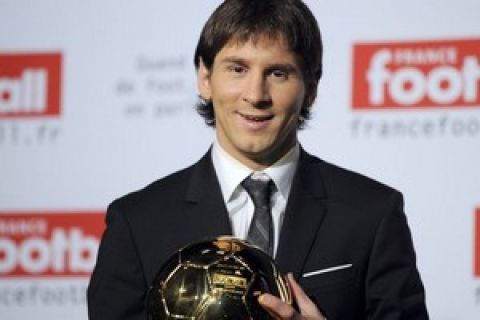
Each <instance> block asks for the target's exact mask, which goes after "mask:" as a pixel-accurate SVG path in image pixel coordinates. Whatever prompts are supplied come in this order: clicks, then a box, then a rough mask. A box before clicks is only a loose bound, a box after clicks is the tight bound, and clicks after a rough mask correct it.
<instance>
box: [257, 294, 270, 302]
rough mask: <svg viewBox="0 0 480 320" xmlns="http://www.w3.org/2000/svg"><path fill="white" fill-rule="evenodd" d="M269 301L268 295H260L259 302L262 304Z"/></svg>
mask: <svg viewBox="0 0 480 320" xmlns="http://www.w3.org/2000/svg"><path fill="white" fill-rule="evenodd" d="M267 302H268V297H267V296H265V295H264V294H262V295H261V296H260V297H258V303H260V304H265V303H267Z"/></svg>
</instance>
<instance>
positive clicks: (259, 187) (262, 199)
mask: <svg viewBox="0 0 480 320" xmlns="http://www.w3.org/2000/svg"><path fill="white" fill-rule="evenodd" d="M242 186H243V187H244V188H245V190H246V191H247V193H248V195H249V196H250V198H252V201H253V204H254V205H255V207H256V208H262V209H269V208H270V196H271V194H272V189H273V182H272V180H271V179H270V178H269V179H268V180H267V179H254V178H252V176H248V177H247V178H246V179H245V180H243V182H242Z"/></svg>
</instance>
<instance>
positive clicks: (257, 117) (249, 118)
mask: <svg viewBox="0 0 480 320" xmlns="http://www.w3.org/2000/svg"><path fill="white" fill-rule="evenodd" d="M238 115H240V116H241V117H242V118H243V119H245V120H247V121H252V122H266V121H269V120H272V119H273V115H250V114H244V113H240V112H238Z"/></svg>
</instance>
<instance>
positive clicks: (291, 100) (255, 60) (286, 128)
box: [198, 36, 306, 170]
mask: <svg viewBox="0 0 480 320" xmlns="http://www.w3.org/2000/svg"><path fill="white" fill-rule="evenodd" d="M198 87H199V91H200V94H201V95H202V97H203V98H205V99H211V100H212V102H213V108H214V112H215V126H216V134H217V139H218V142H219V143H220V145H221V146H222V147H223V148H224V149H225V150H226V151H227V152H228V153H229V154H230V155H232V156H233V157H234V158H236V159H237V160H239V161H240V162H242V163H244V164H245V165H247V166H249V167H250V168H252V169H257V170H258V169H262V168H265V167H267V166H269V165H271V164H272V163H274V162H275V161H276V160H278V159H279V158H280V157H282V156H283V155H284V154H285V153H286V152H287V151H288V150H289V149H290V148H291V147H292V146H293V145H294V144H295V143H296V139H297V124H298V117H299V113H300V110H301V107H302V105H303V104H304V103H305V102H306V101H305V99H306V85H305V82H304V78H303V75H302V71H301V69H300V66H299V64H298V61H297V59H296V56H295V54H294V53H293V52H292V51H290V50H289V48H288V46H287V44H286V42H285V41H284V40H283V38H282V37H278V38H277V39H271V38H268V37H261V36H260V37H258V38H257V39H256V41H253V40H249V41H247V42H245V43H241V42H238V41H235V40H230V41H229V42H227V44H226V45H225V46H224V47H223V48H222V49H221V50H220V51H219V52H218V54H217V55H216V57H215V60H214V63H213V66H212V67H211V70H208V69H207V68H206V67H205V66H204V65H203V63H201V64H200V67H199V70H198Z"/></svg>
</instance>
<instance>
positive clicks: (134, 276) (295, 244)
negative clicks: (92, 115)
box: [88, 150, 428, 320]
mask: <svg viewBox="0 0 480 320" xmlns="http://www.w3.org/2000/svg"><path fill="white" fill-rule="evenodd" d="M292 183H293V184H292V188H291V192H290V198H289V199H288V203H287V207H286V211H285V217H284V221H283V227H282V230H281V233H280V242H279V247H278V251H277V256H276V258H275V260H276V262H277V264H278V266H279V268H280V270H282V271H283V272H293V274H294V275H295V277H296V279H298V281H299V282H300V284H301V285H302V287H303V288H304V289H305V291H306V292H307V294H308V295H309V296H310V297H311V298H312V299H313V300H314V301H315V302H316V303H317V305H318V306H319V308H320V309H321V310H322V312H323V313H324V314H326V316H327V317H328V319H329V320H342V319H345V320H355V319H359V320H360V319H371V320H390V319H391V320H394V319H405V320H416V319H418V320H420V319H428V315H427V311H426V308H425V297H424V288H423V285H422V282H421V280H420V277H419V274H418V271H417V267H416V262H415V253H414V249H413V244H412V239H411V235H410V231H409V228H408V225H407V222H406V217H405V214H404V213H403V200H402V196H401V194H400V193H399V192H397V191H395V190H393V189H391V188H389V187H387V186H385V185H382V184H380V183H378V182H375V181H373V180H371V179H369V178H366V177H364V176H361V175H359V174H356V173H353V172H350V171H347V170H344V169H341V168H338V167H336V166H334V165H331V164H329V163H326V162H324V161H322V160H320V159H318V158H316V157H313V156H310V155H309V154H307V153H306V152H304V151H303V150H302V152H301V156H300V161H299V165H298V168H297V172H296V174H295V177H294V180H293V182H292ZM106 223H107V228H106V230H105V233H104V235H103V238H102V241H101V244H100V248H99V254H98V260H97V264H96V267H95V270H94V272H93V275H92V278H91V281H90V285H89V288H88V308H89V310H88V312H89V317H90V319H91V320H110V319H112V320H113V319H116V320H120V319H122V320H140V319H141V320H144V319H146V315H145V308H144V300H145V294H146V292H147V289H148V286H149V285H150V284H151V282H152V281H153V278H154V276H155V274H156V272H157V271H158V269H159V267H160V266H161V265H162V263H163V262H164V261H165V260H166V259H167V258H168V257H169V256H170V255H171V254H172V253H173V252H174V251H176V250H177V249H179V248H180V247H183V246H185V245H187V244H190V243H192V242H195V241H198V240H200V239H205V238H209V237H214V236H219V235H228V234H232V228H231V225H230V222H229V219H228V214H227V210H226V207H225V204H224V201H223V198H222V194H221V191H220V186H219V183H218V180H217V177H216V174H215V170H214V168H213V165H212V161H211V155H210V152H208V153H207V154H206V155H205V156H204V157H203V158H202V159H201V160H200V161H199V162H198V163H196V164H194V165H193V166H191V167H189V168H187V169H184V170H182V171H179V172H177V173H174V174H172V175H170V176H167V177H165V178H163V179H160V180H158V181H156V182H154V183H152V184H151V185H149V186H147V187H146V188H145V189H143V190H140V191H137V192H134V193H132V194H129V195H127V196H125V197H123V198H120V199H118V200H116V201H114V202H113V203H112V204H111V205H110V206H109V208H108V211H107V217H106ZM337 266H342V268H340V269H337V270H336V269H335V267H337ZM322 270H323V271H324V272H322ZM318 271H320V272H318ZM306 273H310V274H313V275H311V276H308V277H305V276H304V275H305V274H306Z"/></svg>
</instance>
